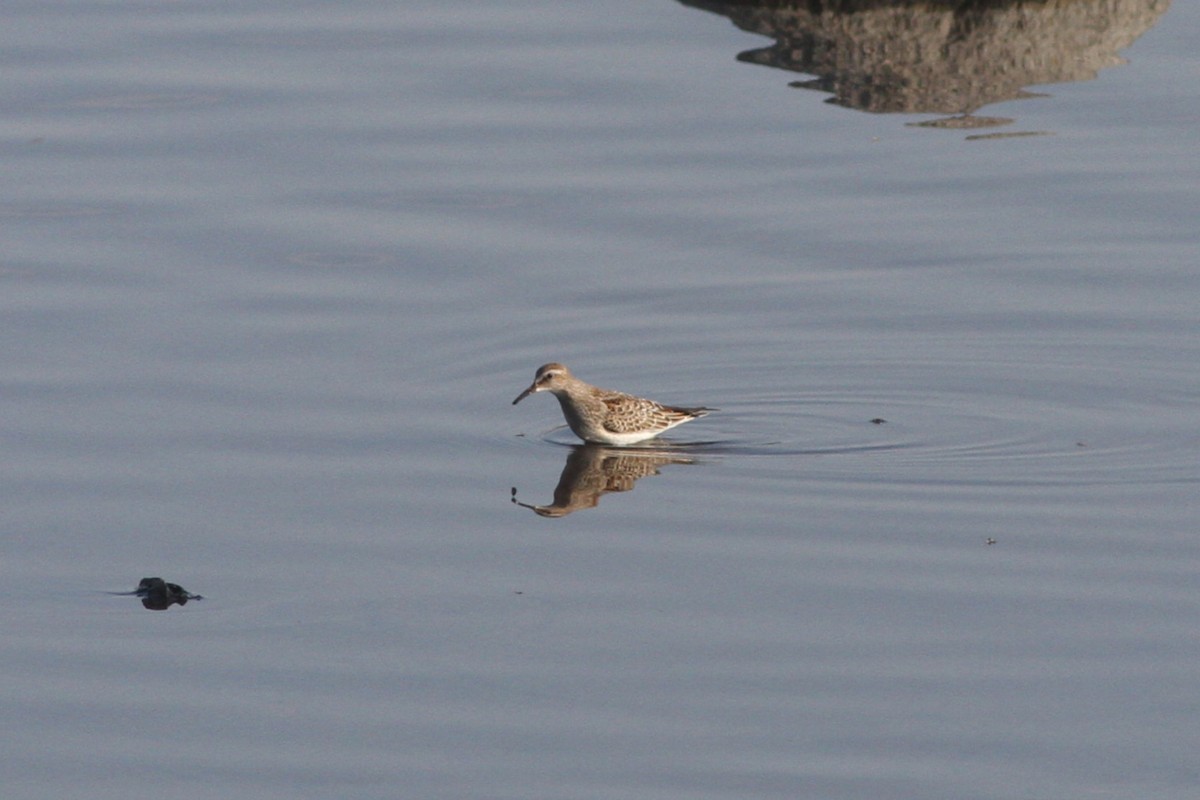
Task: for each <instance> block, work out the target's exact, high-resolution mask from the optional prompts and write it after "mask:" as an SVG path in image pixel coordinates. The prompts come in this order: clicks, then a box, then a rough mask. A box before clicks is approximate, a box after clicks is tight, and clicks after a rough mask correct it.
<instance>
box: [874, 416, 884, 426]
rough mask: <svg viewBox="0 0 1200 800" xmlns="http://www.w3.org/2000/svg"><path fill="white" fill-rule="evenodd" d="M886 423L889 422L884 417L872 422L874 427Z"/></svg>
mask: <svg viewBox="0 0 1200 800" xmlns="http://www.w3.org/2000/svg"><path fill="white" fill-rule="evenodd" d="M885 422H887V420H886V419H884V418H883V417H876V418H875V419H873V420H871V424H872V425H882V424H884V423H885Z"/></svg>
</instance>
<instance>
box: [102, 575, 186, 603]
mask: <svg viewBox="0 0 1200 800" xmlns="http://www.w3.org/2000/svg"><path fill="white" fill-rule="evenodd" d="M113 594H119V595H125V596H127V597H128V596H133V597H140V598H141V599H142V605H143V606H145V607H146V608H148V609H150V610H151V611H166V610H167V609H168V608H170V607H171V606H173V605H176V604H178V605H181V606H185V605H187V601H188V600H203V599H204V597H203V596H202V595H198V594H192V593H191V592H189V591H188V590H187V589H184V588H183V587H182V586H180V585H179V584H178V583H167V582H166V581H164V580H163V579H162V578H142V579H141V581H139V582H138V587H137V588H136V589H134V590H133V591H132V592H113Z"/></svg>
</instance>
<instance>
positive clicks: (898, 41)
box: [680, 0, 1171, 127]
mask: <svg viewBox="0 0 1200 800" xmlns="http://www.w3.org/2000/svg"><path fill="white" fill-rule="evenodd" d="M680 2H681V3H682V4H683V5H686V6H692V7H694V8H699V9H703V10H706V11H711V12H713V13H715V14H721V15H723V16H726V17H729V19H730V20H732V21H733V23H734V24H735V25H737V26H738V27H739V28H741V29H742V30H744V31H748V32H750V33H757V34H761V35H763V36H768V37H770V38H772V39H775V44H774V45H773V46H771V47H764V48H761V49H758V50H749V51H746V52H744V53H741V54H740V55H739V56H738V60H740V61H746V62H750V63H754V64H763V65H765V66H770V67H777V68H779V69H784V70H788V71H790V72H804V73H808V74H810V75H816V76H817V78H816V79H814V80H809V81H797V82H795V83H793V84H791V85H792V86H796V87H799V88H804V89H817V90H820V91H824V92H829V93H831V94H832V95H833V97H832V98H830V100H829V102H832V103H836V104H838V105H843V106H846V107H848V108H857V109H860V110H863V111H874V112H905V113H933V114H957V115H968V114H970V113H971V112H972V111H974V110H975V109H977V108H980V107H982V106H985V105H988V104H990V103H997V102H1000V101H1002V100H1011V99H1014V98H1018V97H1025V96H1031V95H1028V94H1027V93H1026V92H1025V91H1024V87H1026V86H1031V85H1036V84H1044V83H1067V82H1071V81H1083V80H1090V79H1092V78H1094V77H1095V76H1096V73H1097V72H1099V71H1100V70H1101V69H1103V68H1104V67H1111V66H1114V65H1117V64H1121V63H1124V60H1123V59H1122V58H1121V57H1120V56H1119V55H1118V53H1119V52H1120V51H1121V50H1122V49H1124V48H1126V47H1128V46H1129V45H1131V44H1132V43H1133V42H1134V41H1135V40H1137V38H1138V37H1139V36H1141V35H1142V34H1143V33H1145V32H1146V31H1147V30H1149V29H1150V28H1151V27H1152V26H1153V25H1154V24H1155V23H1156V22H1158V19H1159V17H1161V16H1162V15H1163V14H1164V13H1165V12H1166V10H1167V9H1168V8H1169V7H1170V4H1171V3H1170V0H912V1H911V2H906V1H905V0H807V1H805V0H792V2H787V0H774V1H772V0H761V1H760V2H752V1H751V2H737V0H734V1H733V2H718V1H716V0H680ZM960 119H962V118H961V117H960ZM968 119H969V118H968ZM1003 122H1007V120H997V119H990V120H987V122H986V123H984V124H988V123H990V124H998V123H1003ZM984 124H978V125H973V126H972V127H983V126H984Z"/></svg>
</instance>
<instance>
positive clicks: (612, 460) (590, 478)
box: [512, 444, 698, 517]
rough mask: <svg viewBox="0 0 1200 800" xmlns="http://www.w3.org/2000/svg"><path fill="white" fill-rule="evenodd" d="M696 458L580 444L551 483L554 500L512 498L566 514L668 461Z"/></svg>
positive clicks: (550, 513) (538, 510)
mask: <svg viewBox="0 0 1200 800" xmlns="http://www.w3.org/2000/svg"><path fill="white" fill-rule="evenodd" d="M696 463H698V462H697V461H696V459H694V458H689V457H687V456H683V455H680V454H679V453H678V452H672V451H670V450H665V449H661V448H648V447H646V448H643V447H624V448H613V447H605V446H604V445H598V444H584V445H579V446H576V447H574V448H572V450H571V454H570V455H569V456H567V463H566V466H564V467H563V471H562V475H560V476H559V478H558V486H556V487H554V502H553V503H552V504H551V505H548V506H539V505H532V504H530V503H522V502H520V501H519V500H517V489H516V487H515V486H514V487H513V490H512V502H513V503H514V504H515V505H518V506H520V507H521V508H528V509H530V510H531V511H533V512H534V513H535V514H538V515H539V516H542V517H565V516H566V515H567V514H570V513H572V512H574V511H579V510H580V509H585V508H595V507H596V505H597V504H598V503H599V502H600V498H601V497H603V496H604V495H606V494H608V493H609V492H628V491H629V490H631V489H633V485H634V484H635V483H637V481H638V479H639V478H644V477H646V476H647V475H657V474H658V472H659V469H660V468H661V467H663V466H665V465H667V464H696Z"/></svg>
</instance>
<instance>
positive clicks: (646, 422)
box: [513, 363, 715, 446]
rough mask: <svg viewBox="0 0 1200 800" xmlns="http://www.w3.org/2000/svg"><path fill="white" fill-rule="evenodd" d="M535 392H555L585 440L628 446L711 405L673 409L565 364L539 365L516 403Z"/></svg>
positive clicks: (700, 413)
mask: <svg viewBox="0 0 1200 800" xmlns="http://www.w3.org/2000/svg"><path fill="white" fill-rule="evenodd" d="M535 392H553V393H554V396H555V397H557V398H558V402H559V405H561V406H562V411H563V416H564V417H566V418H567V425H569V426H570V428H571V430H572V431H574V432H575V435H576V436H578V437H579V438H580V439H583V440H584V441H585V442H595V443H596V444H610V445H617V446H621V445H627V444H634V443H636V442H642V441H645V440H646V439H652V438H654V437H655V436H658V435H659V434H660V433H662V432H663V431H665V430H670V429H671V428H674V427H675V426H676V425H682V424H683V423H685V422H691V421H692V420H694V419H699V418H700V417H703V416H704V415H705V414H707V413H708V412H709V411H713V410H715V409H711V408H674V407H672V406H664V405H663V404H661V403H656V402H654V401H653V400H646V399H645V398H642V397H634V396H633V395H631V394H625V393H624V392H614V391H613V390H611V389H601V388H600V387H598V386H592V385H591V384H590V383H585V382H584V381H581V380H579V378H576V377H575V376H574V375H572V374H571V371H570V370H569V369H567V368H566V367H564V366H563V365H562V364H558V363H550V364H543V365H542V366H540V367H538V371H537V375H535V376H534V378H533V383H532V384H530V386H529V388H528V389H526V390H525V391H523V392H521V393H520V394H519V395H517V399H516V400H513V405H514V406H515V405H516V404H517V403H519V402H521V401H522V400H524V399H525V398H526V397H528V396H529V395H531V394H533V393H535Z"/></svg>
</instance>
